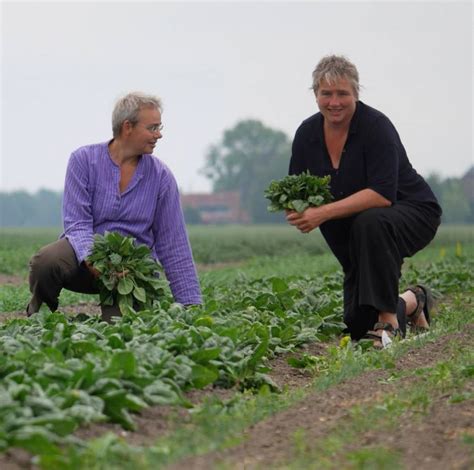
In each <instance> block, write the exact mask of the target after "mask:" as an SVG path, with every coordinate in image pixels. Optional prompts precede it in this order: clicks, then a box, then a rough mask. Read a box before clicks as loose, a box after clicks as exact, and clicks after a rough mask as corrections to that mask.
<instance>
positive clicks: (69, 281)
mask: <svg viewBox="0 0 474 470" xmlns="http://www.w3.org/2000/svg"><path fill="white" fill-rule="evenodd" d="M29 269H30V272H29V283H30V292H31V294H32V297H31V299H30V302H29V304H28V307H27V313H28V315H31V314H33V313H36V312H37V311H38V310H39V309H40V307H41V305H42V304H43V303H45V304H46V305H47V306H48V307H49V308H50V310H51V311H52V312H54V311H55V310H57V308H58V298H59V294H60V292H61V290H62V289H67V290H70V291H73V292H80V293H82V294H98V293H99V286H98V284H97V281H96V279H95V278H94V276H93V275H92V274H91V273H90V271H89V270H88V269H87V268H86V267H85V266H84V264H82V263H81V264H79V263H78V261H77V258H76V254H75V252H74V250H73V248H72V246H71V244H70V243H69V241H68V240H67V239H65V238H62V239H60V240H57V241H55V242H53V243H50V244H49V245H46V246H44V247H43V248H41V249H40V250H39V251H38V253H36V254H35V255H34V256H33V257H32V258H31V260H30V264H29ZM101 309H102V318H103V319H104V320H107V321H108V320H110V317H111V316H114V315H120V310H119V309H118V306H115V305H114V306H112V307H110V306H101Z"/></svg>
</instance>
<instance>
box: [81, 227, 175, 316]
mask: <svg viewBox="0 0 474 470" xmlns="http://www.w3.org/2000/svg"><path fill="white" fill-rule="evenodd" d="M87 260H88V262H89V263H91V264H92V265H93V266H94V268H95V269H97V271H99V272H100V274H101V275H100V277H99V279H98V280H99V285H100V293H99V295H100V302H101V304H102V305H114V304H118V306H119V308H120V311H121V312H122V313H125V312H126V311H128V310H129V309H130V308H138V309H144V308H145V309H147V308H151V307H152V306H153V300H154V299H157V298H159V297H163V296H164V293H165V288H166V286H167V285H168V282H167V281H165V280H162V279H159V278H158V276H157V275H158V274H159V273H160V272H161V271H162V267H161V265H160V264H159V263H158V262H157V261H156V260H154V259H153V258H152V256H151V250H150V249H149V248H148V247H147V246H145V245H137V244H135V239H134V238H132V237H125V236H122V235H120V234H119V233H117V232H105V234H104V235H100V234H96V235H95V237H94V245H93V249H92V253H91V254H90V256H89V257H88V259H87Z"/></svg>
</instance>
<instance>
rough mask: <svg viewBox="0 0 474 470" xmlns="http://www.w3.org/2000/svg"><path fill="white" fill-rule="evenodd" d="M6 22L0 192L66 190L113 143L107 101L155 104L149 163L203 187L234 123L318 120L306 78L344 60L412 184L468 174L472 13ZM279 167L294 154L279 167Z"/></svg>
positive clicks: (377, 5) (66, 14)
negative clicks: (387, 124) (155, 132)
mask: <svg viewBox="0 0 474 470" xmlns="http://www.w3.org/2000/svg"><path fill="white" fill-rule="evenodd" d="M0 8H1V10H0V16H1V43H0V44H1V51H2V54H1V111H2V112H1V121H0V129H1V134H0V139H1V160H0V162H1V165H0V190H1V191H13V190H19V189H23V190H27V191H29V192H35V191H37V190H38V189H40V188H47V189H52V190H61V189H62V187H63V184H64V175H65V171H66V166H67V161H68V159H69V156H70V154H71V152H72V151H73V150H75V149H76V148H78V147H80V146H82V145H86V144H91V143H96V142H105V141H107V140H109V139H110V138H111V113H112V109H113V106H114V103H115V101H116V100H117V98H119V97H120V96H122V95H123V94H125V93H127V92H129V91H135V90H140V91H144V92H147V93H151V94H156V95H158V96H160V97H161V98H162V101H163V104H164V112H163V119H162V120H163V124H164V131H163V139H162V140H161V141H160V142H159V143H158V145H157V147H156V148H155V155H156V156H158V157H159V158H160V159H162V160H163V161H164V162H165V163H166V164H167V165H168V166H169V167H170V168H171V170H172V171H173V173H174V175H175V177H176V179H177V181H178V185H179V187H180V189H181V191H182V192H183V193H191V192H208V191H210V190H211V182H210V181H209V180H208V179H206V178H205V176H204V175H203V174H201V173H200V169H202V167H203V165H204V163H205V156H206V153H207V152H208V150H209V147H210V146H211V145H214V144H218V143H219V142H220V140H221V138H222V135H223V132H224V131H225V130H226V129H230V128H232V127H233V126H235V125H236V124H237V122H239V121H240V120H243V119H249V118H250V119H258V120H260V121H262V122H263V123H264V124H265V125H266V126H269V127H271V128H274V129H276V130H281V131H283V132H285V133H286V134H287V135H288V137H289V138H290V139H292V138H293V136H294V133H295V131H296V129H297V127H298V126H299V124H300V123H301V122H302V121H303V120H304V119H305V118H306V117H308V116H310V115H312V114H314V113H315V112H317V111H318V109H317V106H316V103H315V100H314V95H313V94H312V92H311V91H310V89H309V88H310V86H311V73H312V71H313V69H314V67H315V65H316V64H317V62H318V61H319V60H320V59H321V58H322V57H323V56H325V55H327V54H343V55H345V56H346V57H348V58H349V59H350V60H351V61H353V62H354V63H355V64H356V66H357V68H358V70H359V75H360V83H361V87H362V91H361V94H360V99H361V100H362V101H364V102H365V103H366V104H369V105H370V106H373V107H375V108H377V109H379V110H380V111H382V112H383V113H384V114H386V115H387V116H388V117H389V118H390V120H391V121H392V122H393V123H394V124H395V126H396V128H397V130H398V132H399V134H400V136H401V138H402V141H403V143H404V145H405V148H406V150H407V153H408V155H409V158H410V161H411V162H412V165H413V166H414V167H415V168H416V169H417V171H418V172H419V173H420V174H422V175H425V176H427V175H429V174H430V173H432V172H436V173H438V174H440V175H441V176H442V177H449V176H456V177H458V176H462V175H463V174H464V173H465V172H466V171H467V169H468V168H469V166H470V165H472V164H473V137H472V135H473V133H472V131H473V126H472V108H473V80H472V78H473V66H472V47H473V43H472V28H473V7H472V2H470V1H465V2H456V1H445V2H443V1H441V2H427V1H411V2H406V1H398V2H386V1H378V2H360V1H349V2H339V1H331V2H322V1H306V2H281V1H272V2H270V1H261V2H250V1H241V2H227V1H221V2H197V1H194V2H177V1H175V2H159V1H154V2H151V1H150V2H112V1H100V2H84V1H83V2H69V1H63V2H40V1H35V2H28V3H27V2H20V1H11V2H6V1H3V2H2V3H1V5H0ZM288 157H289V156H288Z"/></svg>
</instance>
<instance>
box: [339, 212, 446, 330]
mask: <svg viewBox="0 0 474 470" xmlns="http://www.w3.org/2000/svg"><path fill="white" fill-rule="evenodd" d="M439 224H440V217H439V215H438V214H437V213H436V211H431V210H429V208H427V207H426V206H424V205H415V204H410V203H397V204H394V205H393V206H391V207H384V208H372V209H368V210H366V211H363V212H361V213H360V214H358V215H356V216H355V217H354V218H353V221H352V224H351V226H350V230H349V233H348V235H347V237H348V243H347V246H346V250H347V251H346V253H338V254H336V256H337V257H338V259H339V260H341V259H344V260H347V261H346V262H344V263H343V266H342V267H343V270H344V321H345V323H346V325H347V326H348V329H349V331H350V333H351V337H352V338H353V339H360V338H362V337H363V336H364V335H365V334H366V333H367V331H368V330H370V329H372V328H373V326H374V324H375V323H376V322H377V320H378V315H379V312H392V313H397V318H398V322H399V325H400V328H401V329H402V331H403V332H405V330H406V315H405V314H406V312H405V302H404V300H403V299H401V298H400V297H399V292H398V283H399V279H400V275H401V267H402V264H403V259H404V258H406V257H409V256H413V255H414V254H415V253H416V252H418V251H419V250H421V249H422V248H424V247H425V246H426V245H428V243H429V242H430V241H431V240H432V239H433V238H434V236H435V234H436V230H437V228H438V226H439Z"/></svg>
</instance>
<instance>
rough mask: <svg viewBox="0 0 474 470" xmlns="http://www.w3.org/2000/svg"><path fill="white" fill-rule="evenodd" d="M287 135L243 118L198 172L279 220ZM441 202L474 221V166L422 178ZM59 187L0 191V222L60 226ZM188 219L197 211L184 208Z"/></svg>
mask: <svg viewBox="0 0 474 470" xmlns="http://www.w3.org/2000/svg"><path fill="white" fill-rule="evenodd" d="M290 154H291V141H290V139H289V137H288V136H287V135H286V134H285V133H283V132H281V131H279V130H275V129H272V128H270V127H267V126H265V125H264V124H263V123H262V122H260V121H257V120H243V121H240V122H238V123H237V124H236V125H235V126H234V127H233V128H231V129H228V130H226V131H224V134H223V136H222V138H221V139H220V141H219V142H217V143H215V144H214V145H212V146H211V147H210V149H209V151H208V152H207V154H206V158H205V164H204V166H203V168H202V170H201V171H202V173H203V174H204V175H205V176H206V177H207V178H208V179H209V180H210V181H211V182H212V188H213V192H220V191H239V192H240V195H241V204H242V208H243V209H244V210H246V211H247V213H248V214H249V216H250V220H251V221H252V222H253V223H273V222H275V223H276V222H281V221H282V218H281V214H280V215H278V214H273V213H269V212H268V211H267V205H268V201H267V200H266V199H265V198H264V196H263V191H264V189H265V188H267V186H268V185H269V184H270V182H271V181H272V180H273V179H279V178H282V177H283V176H285V175H286V174H287V172H288V163H289V156H290ZM426 180H427V181H428V183H429V184H430V186H431V188H432V189H433V191H434V193H435V194H436V196H437V198H438V200H439V201H440V203H441V206H442V207H443V222H444V223H452V224H454V223H474V166H473V167H471V169H469V171H468V172H466V174H465V175H464V176H463V177H462V178H442V177H441V176H440V175H437V174H432V175H430V176H428V177H427V178H426ZM61 201H62V193H61V192H57V191H51V190H47V189H42V190H40V191H38V192H37V193H35V194H30V193H28V192H26V191H14V192H0V226H1V227H40V226H44V227H47V226H60V225H61V224H62V222H61V204H62V202H61ZM184 213H185V218H186V220H187V222H188V223H196V222H198V221H199V214H197V213H196V211H195V210H193V209H191V208H186V207H185V208H184Z"/></svg>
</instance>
